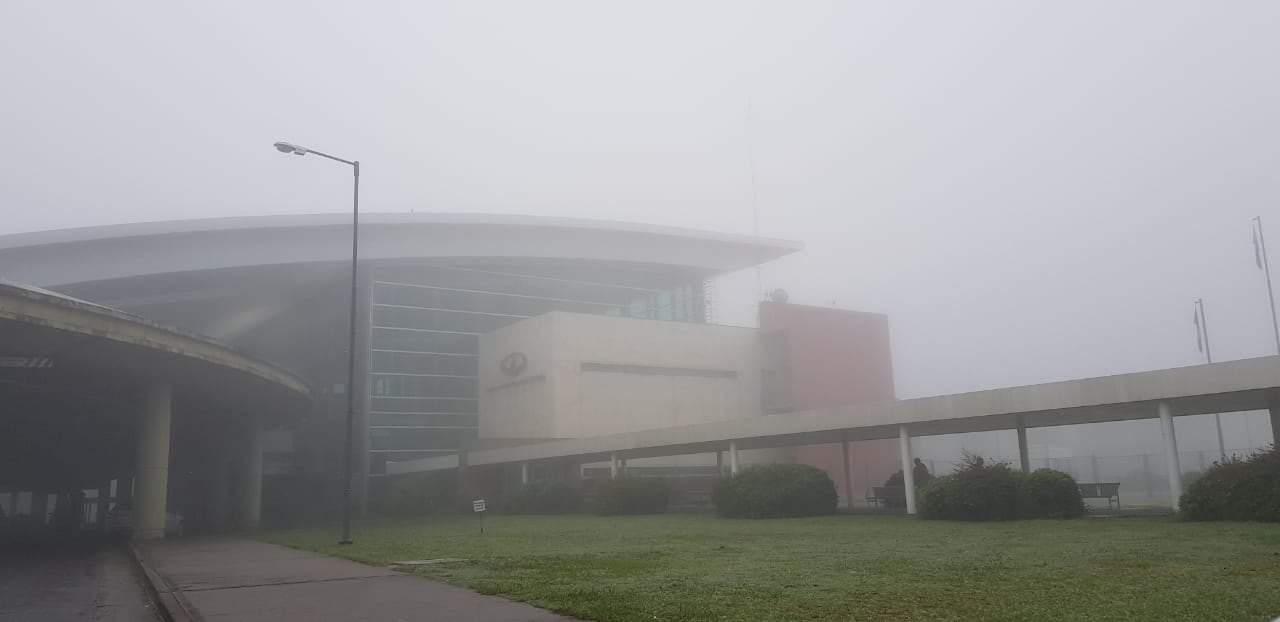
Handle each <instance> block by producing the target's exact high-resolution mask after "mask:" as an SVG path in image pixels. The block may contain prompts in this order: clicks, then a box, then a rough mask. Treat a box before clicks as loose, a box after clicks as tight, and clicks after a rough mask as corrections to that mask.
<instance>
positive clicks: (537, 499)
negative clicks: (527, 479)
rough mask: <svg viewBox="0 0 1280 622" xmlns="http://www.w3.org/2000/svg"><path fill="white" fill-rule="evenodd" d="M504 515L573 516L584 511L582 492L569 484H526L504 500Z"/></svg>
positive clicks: (502, 505)
mask: <svg viewBox="0 0 1280 622" xmlns="http://www.w3.org/2000/svg"><path fill="white" fill-rule="evenodd" d="M500 509H501V510H502V513H503V514H572V513H575V512H580V511H582V491H581V490H579V489H578V487H577V486H575V485H573V484H570V483H568V482H533V483H529V484H524V485H522V486H521V487H519V488H517V489H516V490H515V491H513V492H512V493H510V494H508V495H506V496H505V497H504V498H503V499H502V503H501V507H500Z"/></svg>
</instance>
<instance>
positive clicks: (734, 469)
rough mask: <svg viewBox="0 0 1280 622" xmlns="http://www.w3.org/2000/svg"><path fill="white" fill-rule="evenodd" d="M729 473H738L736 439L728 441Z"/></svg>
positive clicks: (734, 474) (735, 474) (733, 474)
mask: <svg viewBox="0 0 1280 622" xmlns="http://www.w3.org/2000/svg"><path fill="white" fill-rule="evenodd" d="M729 475H732V476H735V477H736V476H737V475H738V441H729Z"/></svg>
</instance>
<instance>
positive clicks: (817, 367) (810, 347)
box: [760, 302, 900, 505]
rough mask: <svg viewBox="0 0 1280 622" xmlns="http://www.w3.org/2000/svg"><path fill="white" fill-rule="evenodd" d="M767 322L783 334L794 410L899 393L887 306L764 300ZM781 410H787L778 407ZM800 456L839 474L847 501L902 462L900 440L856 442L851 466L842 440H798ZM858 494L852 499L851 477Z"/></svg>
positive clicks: (765, 327)
mask: <svg viewBox="0 0 1280 622" xmlns="http://www.w3.org/2000/svg"><path fill="white" fill-rule="evenodd" d="M760 329H761V331H762V332H763V333H764V334H766V335H775V336H777V335H781V339H780V342H779V343H781V344H782V345H781V348H780V349H781V352H780V353H779V355H780V357H781V360H779V361H774V365H776V366H778V367H780V368H785V372H784V373H785V376H786V377H788V378H789V379H790V391H789V396H788V400H787V401H788V406H789V410H792V411H804V410H811V409H818V408H832V407H837V406H844V405H848V404H859V403H876V402H886V401H892V400H894V399H895V398H894V389H893V354H892V352H891V349H890V345H889V318H888V316H886V315H883V314H879V313H866V312H862V311H848V310H844V309H836V308H827V307H811V306H805V305H795V304H789V303H779V302H762V303H760ZM775 416H786V415H785V414H783V415H775ZM794 451H795V457H794V459H795V461H796V462H799V463H802V464H809V465H813V466H816V467H818V468H820V469H823V470H825V471H826V472H827V473H828V474H829V475H830V476H831V479H833V480H835V483H836V490H837V491H839V493H840V497H841V500H842V504H849V503H850V502H851V501H852V504H853V505H857V504H858V503H859V502H860V501H861V499H862V498H864V497H865V496H866V495H867V494H869V493H870V489H871V488H872V487H874V486H881V485H883V484H884V481H885V479H887V478H888V477H889V475H890V474H892V473H893V472H894V471H897V470H898V469H899V468H900V467H899V464H900V462H899V458H898V443H897V441H896V440H882V441H861V442H853V443H850V456H849V462H850V465H849V466H850V469H849V470H850V473H845V472H844V468H843V458H842V455H841V448H840V445H839V444H827V445H806V446H803V447H797V448H795V450H794ZM850 477H851V478H852V484H853V494H854V499H853V500H848V499H844V497H845V491H846V490H847V489H846V487H845V480H846V478H850Z"/></svg>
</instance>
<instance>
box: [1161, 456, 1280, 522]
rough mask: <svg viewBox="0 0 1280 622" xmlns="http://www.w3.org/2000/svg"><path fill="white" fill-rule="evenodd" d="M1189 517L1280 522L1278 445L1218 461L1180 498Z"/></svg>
mask: <svg viewBox="0 0 1280 622" xmlns="http://www.w3.org/2000/svg"><path fill="white" fill-rule="evenodd" d="M1178 507H1179V509H1181V510H1182V516H1183V518H1185V519H1187V520H1255V521H1268V522H1280V452H1278V451H1277V450H1276V448H1275V447H1274V446H1272V447H1271V448H1270V449H1268V450H1266V451H1261V452H1257V453H1254V454H1253V455H1250V456H1248V457H1246V458H1239V457H1236V456H1232V457H1231V458H1228V459H1227V460H1224V461H1222V462H1219V463H1215V464H1214V465H1213V466H1212V467H1209V469H1208V470H1206V471H1205V472H1204V475H1203V476H1201V477H1200V478H1199V479H1197V480H1196V481H1195V483H1193V484H1191V485H1190V486H1189V487H1187V492H1186V494H1184V495H1182V498H1181V499H1179V500H1178Z"/></svg>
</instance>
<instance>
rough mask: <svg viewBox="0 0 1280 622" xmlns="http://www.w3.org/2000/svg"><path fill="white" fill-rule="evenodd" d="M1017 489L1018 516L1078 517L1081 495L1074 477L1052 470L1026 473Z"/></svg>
mask: <svg viewBox="0 0 1280 622" xmlns="http://www.w3.org/2000/svg"><path fill="white" fill-rule="evenodd" d="M1021 479H1022V484H1021V486H1020V488H1019V490H1018V514H1019V515H1020V516H1021V517H1022V518H1079V517H1081V516H1084V498H1083V497H1081V496H1080V487H1079V486H1077V485H1076V480H1075V478H1073V477H1071V476H1070V475H1068V474H1066V473H1063V472H1062V471H1055V470H1053V469H1040V470H1037V471H1033V472H1031V473H1028V474H1026V475H1025V476H1023V477H1022V478H1021Z"/></svg>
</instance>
